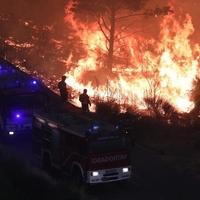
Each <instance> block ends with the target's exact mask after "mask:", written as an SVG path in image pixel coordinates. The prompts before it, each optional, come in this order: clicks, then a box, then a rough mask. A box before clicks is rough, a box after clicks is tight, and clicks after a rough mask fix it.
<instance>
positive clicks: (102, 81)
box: [65, 10, 199, 112]
mask: <svg viewBox="0 0 200 200" xmlns="http://www.w3.org/2000/svg"><path fill="white" fill-rule="evenodd" d="M179 19H180V18H178V19H177V17H176V16H175V14H169V15H166V16H165V17H163V20H162V22H161V24H160V33H159V39H153V38H152V39H148V40H147V39H145V38H142V37H141V36H138V35H131V36H129V37H128V38H127V37H126V38H125V39H122V40H119V42H118V44H117V45H118V46H120V45H122V44H125V47H126V52H128V56H127V58H124V59H125V60H126V59H128V62H127V66H126V64H125V63H123V64H121V63H116V64H115V66H114V67H113V69H112V72H113V74H114V76H112V75H109V74H108V73H107V72H106V70H105V68H104V63H103V61H101V56H99V50H100V51H101V52H103V53H105V52H106V40H105V38H104V35H103V33H102V32H101V31H100V30H99V29H98V25H97V24H95V23H94V24H93V25H92V26H91V24H90V27H88V25H87V24H83V23H80V22H79V21H76V20H75V18H74V16H73V14H72V13H70V12H69V10H68V11H67V14H66V17H65V20H66V21H67V23H70V24H71V25H72V26H73V28H74V29H75V30H76V34H77V35H78V36H79V38H80V39H81V40H82V43H83V44H84V48H85V51H86V56H85V57H84V58H82V59H80V60H79V61H78V63H77V66H76V67H74V68H72V69H71V70H70V71H68V72H67V73H66V75H67V84H68V85H70V86H71V87H73V88H74V89H75V90H76V91H77V92H82V90H83V89H84V88H87V89H88V93H89V95H90V96H99V97H100V98H102V99H106V98H109V97H112V98H114V99H115V100H116V101H117V102H118V103H121V104H122V103H123V104H128V105H133V106H137V107H138V108H141V109H144V108H145V103H144V98H146V97H147V95H148V94H150V93H151V95H152V91H153V95H156V96H159V97H161V98H163V99H165V100H166V101H168V102H169V103H170V104H172V105H173V106H174V107H175V108H176V109H177V110H178V111H179V112H189V111H190V110H191V109H192V108H193V107H194V103H193V102H192V101H191V99H190V95H191V92H192V90H193V82H194V80H195V78H196V77H197V75H198V67H199V45H198V44H192V42H191V41H190V36H191V35H192V34H193V32H194V27H193V24H192V19H191V17H190V16H189V15H185V17H184V20H179ZM124 34H127V33H124ZM122 38H123V37H122ZM120 52H121V51H120V48H119V51H116V54H119V55H120ZM103 53H102V54H103ZM102 59H103V58H102ZM68 62H69V63H70V62H71V60H70V59H69V60H68ZM149 91H151V92H149Z"/></svg>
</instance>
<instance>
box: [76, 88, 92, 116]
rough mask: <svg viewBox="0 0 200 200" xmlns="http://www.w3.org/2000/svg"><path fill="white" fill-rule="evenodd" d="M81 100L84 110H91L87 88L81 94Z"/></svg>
mask: <svg viewBox="0 0 200 200" xmlns="http://www.w3.org/2000/svg"><path fill="white" fill-rule="evenodd" d="M79 101H80V102H81V106H82V111H83V112H84V113H85V112H89V105H90V106H91V102H90V98H89V96H88V95H87V89H84V90H83V93H82V94H81V95H80V96H79Z"/></svg>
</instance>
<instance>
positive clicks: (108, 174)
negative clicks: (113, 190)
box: [103, 172, 118, 177]
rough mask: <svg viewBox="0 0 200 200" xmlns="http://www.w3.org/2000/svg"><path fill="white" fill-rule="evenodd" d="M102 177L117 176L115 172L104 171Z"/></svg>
mask: <svg viewBox="0 0 200 200" xmlns="http://www.w3.org/2000/svg"><path fill="white" fill-rule="evenodd" d="M103 176H104V177H109V176H118V173H117V172H113V173H106V174H104V175H103Z"/></svg>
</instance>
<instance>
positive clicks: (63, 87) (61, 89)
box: [58, 76, 68, 103]
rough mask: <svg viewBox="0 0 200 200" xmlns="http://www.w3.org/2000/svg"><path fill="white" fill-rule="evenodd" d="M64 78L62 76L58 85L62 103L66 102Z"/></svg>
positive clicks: (66, 92) (66, 93)
mask: <svg viewBox="0 0 200 200" xmlns="http://www.w3.org/2000/svg"><path fill="white" fill-rule="evenodd" d="M65 80H66V76H62V80H61V81H60V82H59V83H58V88H59V91H60V96H61V100H62V102H63V103H66V102H68V91H67V84H66V83H65Z"/></svg>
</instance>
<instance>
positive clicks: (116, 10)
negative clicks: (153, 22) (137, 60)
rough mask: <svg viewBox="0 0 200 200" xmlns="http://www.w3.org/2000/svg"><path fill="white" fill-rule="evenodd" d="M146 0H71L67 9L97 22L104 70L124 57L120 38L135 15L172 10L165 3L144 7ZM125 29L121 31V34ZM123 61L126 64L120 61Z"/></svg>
mask: <svg viewBox="0 0 200 200" xmlns="http://www.w3.org/2000/svg"><path fill="white" fill-rule="evenodd" d="M147 1H148V0H135V1H132V0H103V1H102V0H96V1H90V0H74V1H73V4H72V6H71V11H73V13H74V14H75V15H76V17H78V18H79V19H80V20H83V21H84V22H86V23H95V22H96V23H98V26H99V30H100V31H101V32H102V34H103V36H104V38H105V40H106V49H105V50H106V52H104V53H105V54H106V56H105V57H106V61H105V65H106V67H107V70H109V71H112V68H113V64H114V63H115V64H116V63H117V62H118V63H119V62H120V61H119V60H120V58H121V60H122V59H125V58H126V55H125V54H126V53H127V52H125V48H124V44H123V43H124V40H125V39H126V35H125V34H128V35H130V32H132V33H131V34H133V31H131V29H133V26H134V22H133V18H135V17H138V16H157V15H162V14H168V12H172V11H171V10H170V8H169V7H164V8H156V9H155V10H144V6H145V4H146V3H147ZM70 2H71V1H70ZM123 33H125V34H123ZM123 64H127V63H126V62H124V63H123Z"/></svg>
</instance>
